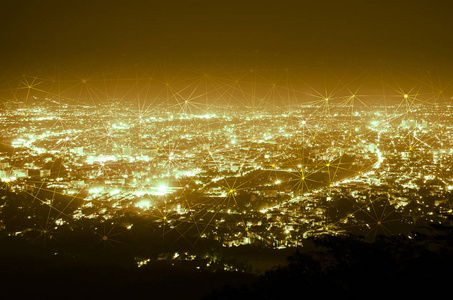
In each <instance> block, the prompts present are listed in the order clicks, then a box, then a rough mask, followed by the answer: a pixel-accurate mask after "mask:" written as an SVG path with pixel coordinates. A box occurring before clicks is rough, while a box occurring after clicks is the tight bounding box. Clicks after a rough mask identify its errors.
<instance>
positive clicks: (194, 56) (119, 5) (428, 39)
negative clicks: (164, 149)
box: [0, 0, 453, 76]
mask: <svg viewBox="0 0 453 300" xmlns="http://www.w3.org/2000/svg"><path fill="white" fill-rule="evenodd" d="M452 8H453V3H452V2H451V1H439V0H429V1H428V0H426V1H421V0H410V1H409V0H375V1H367V0H349V1H335V0H331V1H320V0H316V1H315V0H313V1H306V0H298V1H295V0H291V1H287V0H286V1H285V0H282V1H268V0H261V1H238V0H229V1H221V0H218V1H215V0H211V1H188V0H179V1H168V0H165V1H152V0H142V1H137V0H127V1H115V0H109V1H104V0H101V1H92V0H78V1H72V0H65V1H57V0H42V1H26V0H16V1H12V0H11V1H2V5H1V9H0V22H1V26H0V37H1V40H2V43H1V50H0V51H1V52H0V55H1V59H0V68H2V69H3V70H4V71H8V72H15V71H17V72H19V73H20V72H30V70H33V69H41V70H43V69H45V68H46V67H48V66H49V65H52V66H55V65H58V66H59V68H62V69H67V68H69V69H70V68H72V67H74V66H80V65H88V66H90V68H105V67H106V66H111V65H117V64H130V65H134V64H140V65H142V66H145V68H146V65H147V64H149V65H152V64H153V62H155V61H156V60H160V61H169V62H172V63H174V64H176V65H185V64H191V65H197V64H202V65H204V66H209V65H210V64H223V65H226V66H230V67H231V66H233V65H234V66H235V68H236V67H238V66H239V68H240V67H245V68H249V67H250V68H251V67H253V64H255V63H256V64H258V65H260V66H261V67H263V66H274V65H275V64H276V63H278V64H280V65H283V66H290V67H293V66H297V65H307V64H311V63H319V62H326V63H327V64H329V65H332V66H333V65H342V66H351V65H354V66H356V65H362V64H364V65H367V64H368V63H369V62H373V63H374V62H376V61H384V62H387V63H390V64H396V65H401V66H403V67H407V68H409V69H410V68H413V67H415V68H418V69H431V70H434V69H435V70H436V72H438V73H439V74H442V76H450V75H449V70H450V67H451V66H453V63H452V57H453V55H452V54H453V51H452V46H453V35H452V34H451V32H453V30H452V29H453V28H452V25H453V19H452V14H451V11H452ZM231 68H233V67H231ZM340 68H342V67H340Z"/></svg>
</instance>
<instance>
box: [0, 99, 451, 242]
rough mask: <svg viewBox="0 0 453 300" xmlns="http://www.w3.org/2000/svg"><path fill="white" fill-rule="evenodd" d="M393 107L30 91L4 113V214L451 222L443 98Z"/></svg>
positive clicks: (189, 234) (160, 221)
mask: <svg viewBox="0 0 453 300" xmlns="http://www.w3.org/2000/svg"><path fill="white" fill-rule="evenodd" d="M393 109H395V108H393ZM389 111H392V107H390V108H389V107H388V106H386V107H384V106H370V107H363V108H351V107H349V106H334V105H332V106H331V107H328V109H326V108H325V107H323V108H322V109H320V107H318V106H314V105H301V106H297V107H294V108H292V109H287V110H284V111H283V110H279V111H278V112H276V111H275V110H270V111H268V110H259V109H257V108H246V109H243V110H240V111H237V110H230V109H224V110H221V111H209V112H203V113H195V112H193V113H187V112H186V111H185V110H184V111H178V109H177V108H174V109H165V110H158V109H156V110H153V111H141V110H140V109H136V108H135V109H134V106H133V105H127V103H123V104H122V105H121V106H120V105H118V106H116V105H97V106H89V105H70V104H66V105H58V106H57V105H52V104H42V103H41V104H39V105H34V104H32V103H30V105H29V106H26V107H19V108H16V109H11V110H8V111H4V112H1V113H0V119H1V125H0V126H1V128H0V132H1V135H0V136H1V143H0V179H1V187H2V193H3V194H2V197H1V202H0V212H1V214H0V219H1V226H2V228H3V229H5V230H7V231H9V232H10V233H11V234H14V235H22V234H24V233H25V232H33V231H36V232H40V233H41V234H42V232H44V231H45V232H47V231H48V230H52V231H54V232H55V231H59V230H60V228H63V227H64V228H66V229H67V227H69V228H73V227H74V228H75V227H77V226H79V225H80V224H81V223H83V224H86V222H90V221H92V222H93V224H94V223H96V222H101V221H102V222H106V221H108V222H112V224H113V223H115V224H117V226H118V227H121V228H122V229H124V231H125V232H127V231H134V230H135V228H137V227H139V226H136V225H137V224H136V223H137V222H146V224H148V225H147V226H149V227H150V228H153V229H150V230H157V231H159V232H160V233H161V235H166V236H169V237H171V236H175V239H181V236H183V237H184V239H186V240H188V241H190V242H191V243H192V242H196V241H198V240H199V239H207V240H215V241H217V242H219V243H221V244H222V245H224V246H228V247H231V246H235V245H243V244H251V243H256V244H262V245H264V246H267V247H273V248H284V247H292V246H300V245H303V239H304V238H306V237H308V236H315V235H320V234H344V233H355V234H359V235H363V236H367V237H371V238H372V237H374V236H376V235H377V234H389V235H392V234H408V235H410V233H411V230H412V229H413V228H414V226H418V225H423V224H428V223H435V224H442V223H445V222H449V220H451V215H452V204H453V193H452V190H453V169H452V164H451V162H452V161H453V160H452V158H453V150H452V149H453V139H452V138H451V136H452V132H453V118H452V116H451V113H450V110H449V107H447V106H441V105H426V104H420V105H417V106H414V108H413V109H412V110H410V111H407V112H404V113H401V111H398V110H397V109H395V112H394V113H389ZM439 116H442V118H439ZM20 197H22V198H20ZM18 199H21V200H20V201H18ZM14 201H16V202H14ZM13 202H14V203H13ZM43 214H44V215H43ZM17 218H23V219H24V220H25V221H20V222H19V221H17ZM120 236H121V235H118V238H120ZM104 237H105V239H107V238H108V237H107V235H105V236H104Z"/></svg>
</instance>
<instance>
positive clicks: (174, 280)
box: [0, 226, 453, 300]
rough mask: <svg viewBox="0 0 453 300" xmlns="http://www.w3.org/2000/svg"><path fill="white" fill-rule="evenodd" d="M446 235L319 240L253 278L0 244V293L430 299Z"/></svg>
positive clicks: (438, 284)
mask: <svg viewBox="0 0 453 300" xmlns="http://www.w3.org/2000/svg"><path fill="white" fill-rule="evenodd" d="M452 233H453V229H452V227H445V226H442V227H435V226H430V227H429V228H425V229H423V230H419V231H418V232H417V233H414V235H413V236H412V237H411V238H408V237H405V236H392V237H385V236H381V237H378V238H377V239H376V240H375V241H373V242H369V241H365V240H363V239H360V238H357V237H345V236H342V237H339V236H327V235H326V236H323V237H318V238H313V239H311V240H307V245H310V246H308V247H303V248H298V249H297V250H296V251H295V252H294V254H292V255H291V256H290V257H289V259H288V264H287V265H284V266H279V267H275V268H273V269H271V270H268V271H266V272H265V273H264V274H262V275H260V276H258V275H256V273H253V272H252V271H246V272H227V271H215V272H213V271H212V270H210V271H208V270H196V269H194V268H193V266H190V265H188V264H179V265H175V264H172V263H168V262H164V261H162V262H157V261H156V262H154V263H152V264H149V265H147V266H146V267H144V268H137V267H136V266H134V267H133V264H128V263H127V258H125V259H124V260H121V259H118V257H108V256H105V257H96V258H95V257H92V258H91V259H88V258H80V257H77V256H75V255H55V254H53V253H49V251H47V250H46V249H45V248H43V247H37V246H33V244H30V243H28V242H26V241H23V240H19V239H12V238H10V237H8V238H7V237H3V238H2V241H1V247H0V254H1V256H0V268H1V270H2V272H1V275H0V288H1V289H0V291H1V294H2V298H3V297H5V298H7V297H14V298H21V299H24V298H27V299H80V298H83V299H138V298H143V297H146V298H152V299H156V298H161V297H164V298H166V299H203V300H211V299H285V298H291V299H294V298H296V299H299V298H308V297H314V296H316V297H322V298H324V299H325V298H329V297H336V298H338V297H340V296H341V297H349V298H354V299H355V298H365V297H373V298H375V297H391V298H395V297H404V298H406V299H407V297H412V296H416V295H422V294H423V295H430V296H435V295H439V294H441V293H445V291H446V290H448V288H449V284H450V281H451V275H450V274H451V270H452V267H453V251H452V250H453V249H452V246H453V235H452ZM307 248H310V249H307ZM246 251H247V252H250V251H251V250H250V249H247V250H246ZM256 251H259V250H256ZM261 254H262V252H261Z"/></svg>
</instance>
